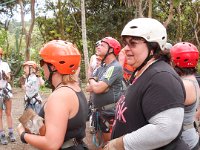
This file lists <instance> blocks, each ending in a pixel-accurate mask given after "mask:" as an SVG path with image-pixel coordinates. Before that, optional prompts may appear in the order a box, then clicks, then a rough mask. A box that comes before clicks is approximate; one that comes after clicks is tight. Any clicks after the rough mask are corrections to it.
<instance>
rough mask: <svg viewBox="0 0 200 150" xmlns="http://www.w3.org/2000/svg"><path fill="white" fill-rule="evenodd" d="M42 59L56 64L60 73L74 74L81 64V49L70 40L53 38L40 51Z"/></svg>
mask: <svg viewBox="0 0 200 150" xmlns="http://www.w3.org/2000/svg"><path fill="white" fill-rule="evenodd" d="M39 54H40V56H41V57H42V59H43V60H44V61H45V62H47V63H50V64H52V65H54V66H55V68H56V70H57V71H58V72H59V73H60V74H74V73H75V72H76V70H77V69H78V67H79V65H80V60H81V55H80V52H79V50H78V49H77V48H76V47H75V46H74V45H73V44H72V43H70V42H66V41H63V40H52V41H50V42H48V43H46V44H45V45H44V46H43V47H42V48H41V49H40V52H39Z"/></svg>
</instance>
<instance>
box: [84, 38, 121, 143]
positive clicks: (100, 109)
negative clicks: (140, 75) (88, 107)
mask: <svg viewBox="0 0 200 150" xmlns="http://www.w3.org/2000/svg"><path fill="white" fill-rule="evenodd" d="M120 50H121V45H120V43H119V42H118V41H117V40H116V39H114V38H112V37H105V38H103V39H102V40H101V43H100V45H99V46H98V47H97V49H96V54H97V55H98V56H99V57H100V58H101V59H102V60H101V67H99V68H98V70H97V71H96V73H95V74H94V75H93V77H91V78H89V81H88V84H87V87H86V90H87V91H88V92H92V93H93V105H94V108H95V110H97V111H95V112H94V115H93V121H94V124H95V125H96V126H95V130H96V131H97V134H98V132H100V133H101V132H103V136H102V139H100V141H102V142H99V143H95V144H96V146H102V145H101V144H104V143H106V142H107V141H108V140H110V132H111V124H112V120H113V118H114V108H115V103H116V102H117V100H118V99H119V97H120V91H121V88H122V79H123V74H122V66H121V65H120V64H119V62H118V60H117V58H116V57H117V56H118V54H119V52H120ZM98 114H101V115H100V116H99V115H98ZM102 118H103V119H102ZM96 142H97V141H96Z"/></svg>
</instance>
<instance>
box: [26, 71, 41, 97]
mask: <svg viewBox="0 0 200 150" xmlns="http://www.w3.org/2000/svg"><path fill="white" fill-rule="evenodd" d="M25 89H26V95H27V96H28V97H29V98H31V97H33V96H34V95H35V94H36V93H38V92H39V89H40V82H39V78H38V77H37V76H36V75H35V74H31V75H29V77H28V79H27V78H26V80H25Z"/></svg>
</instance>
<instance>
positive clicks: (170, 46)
mask: <svg viewBox="0 0 200 150" xmlns="http://www.w3.org/2000/svg"><path fill="white" fill-rule="evenodd" d="M171 48H172V44H171V43H168V42H167V43H166V44H165V51H166V52H170V49H171Z"/></svg>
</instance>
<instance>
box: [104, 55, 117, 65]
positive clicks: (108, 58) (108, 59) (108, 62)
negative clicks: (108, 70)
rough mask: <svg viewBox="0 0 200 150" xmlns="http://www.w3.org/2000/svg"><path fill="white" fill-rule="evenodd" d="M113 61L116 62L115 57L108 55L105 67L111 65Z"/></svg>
mask: <svg viewBox="0 0 200 150" xmlns="http://www.w3.org/2000/svg"><path fill="white" fill-rule="evenodd" d="M114 60H116V57H115V56H114V55H108V56H107V57H106V60H105V63H106V65H108V64H110V63H112V62H113V61H114Z"/></svg>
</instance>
